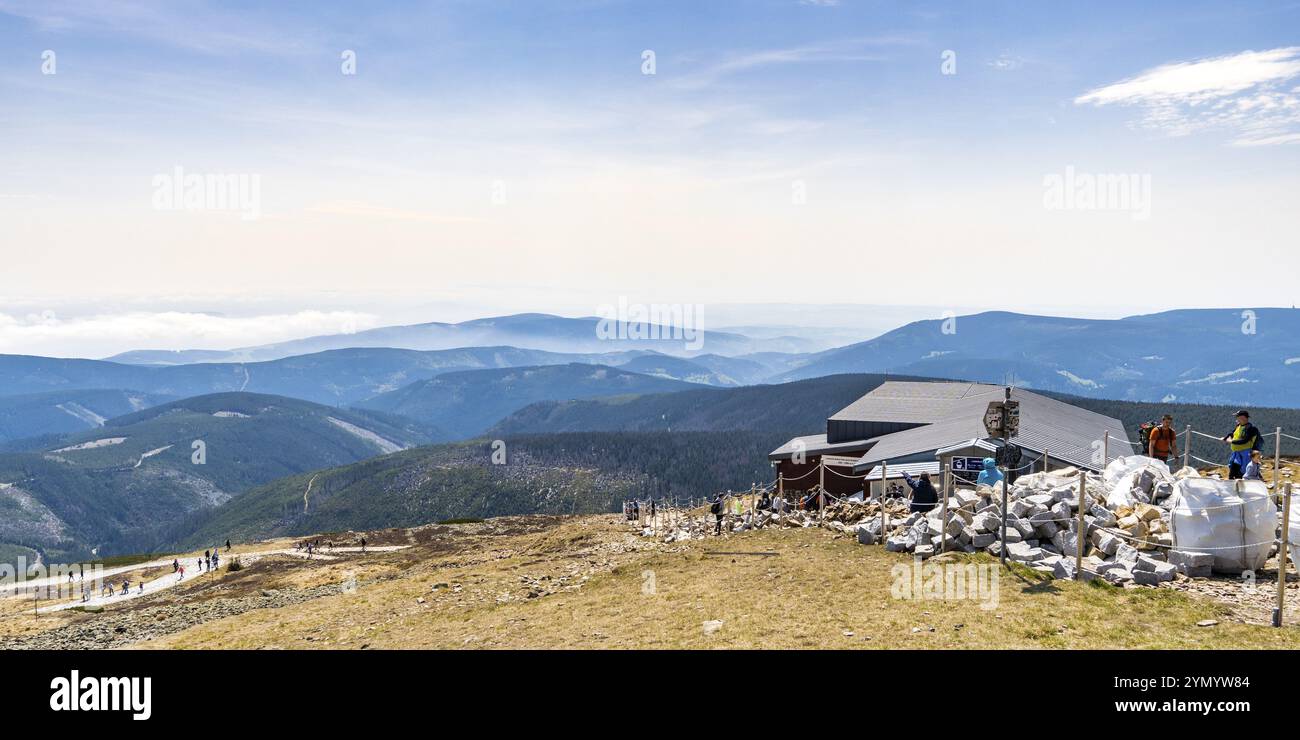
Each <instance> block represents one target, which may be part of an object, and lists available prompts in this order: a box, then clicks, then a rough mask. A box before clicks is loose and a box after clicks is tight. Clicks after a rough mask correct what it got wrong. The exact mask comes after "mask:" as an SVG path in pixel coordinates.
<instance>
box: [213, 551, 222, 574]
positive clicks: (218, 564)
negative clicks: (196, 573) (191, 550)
mask: <svg viewBox="0 0 1300 740" xmlns="http://www.w3.org/2000/svg"><path fill="white" fill-rule="evenodd" d="M220 567H221V556H220V555H218V554H217V551H216V550H213V551H212V569H213V570H216V569H217V568H220Z"/></svg>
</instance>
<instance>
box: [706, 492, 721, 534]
mask: <svg viewBox="0 0 1300 740" xmlns="http://www.w3.org/2000/svg"><path fill="white" fill-rule="evenodd" d="M709 511H710V512H711V513H712V514H713V534H714V536H720V535H721V534H722V514H723V509H722V494H721V493H719V494H717V495H716V496H714V497H713V503H712V504H710V505H709Z"/></svg>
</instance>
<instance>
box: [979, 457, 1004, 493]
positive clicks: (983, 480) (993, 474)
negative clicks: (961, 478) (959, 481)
mask: <svg viewBox="0 0 1300 740" xmlns="http://www.w3.org/2000/svg"><path fill="white" fill-rule="evenodd" d="M1003 477H1004V476H1003V475H1002V471H1001V470H998V464H997V462H996V461H995V460H994V459H993V458H991V457H986V458H984V469H983V470H981V471H980V475H979V477H978V478H976V479H975V483H976V484H977V485H983V486H996V485H997V484H998V481H1000V480H1002V479H1003Z"/></svg>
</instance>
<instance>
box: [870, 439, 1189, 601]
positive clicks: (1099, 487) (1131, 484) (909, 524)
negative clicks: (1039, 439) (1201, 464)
mask: <svg viewBox="0 0 1300 740" xmlns="http://www.w3.org/2000/svg"><path fill="white" fill-rule="evenodd" d="M1197 475H1198V474H1197V472H1196V471H1195V470H1193V469H1191V468H1185V469H1183V470H1181V471H1178V472H1177V473H1171V472H1170V471H1169V469H1168V468H1167V467H1166V466H1165V465H1164V463H1161V462H1159V461H1156V460H1153V459H1151V458H1147V457H1141V456H1132V457H1126V458H1119V459H1117V460H1115V461H1113V462H1112V463H1111V464H1110V465H1109V466H1107V468H1106V470H1105V472H1104V473H1103V474H1101V475H1098V474H1096V473H1085V474H1084V476H1083V486H1084V492H1085V497H1086V498H1085V506H1086V508H1085V510H1084V512H1083V530H1084V536H1085V537H1086V539H1085V540H1084V558H1083V573H1082V574H1081V577H1083V578H1084V579H1088V580H1091V579H1092V578H1098V577H1100V578H1104V579H1105V580H1107V581H1109V582H1110V583H1113V584H1117V585H1118V584H1124V583H1128V582H1134V583H1139V584H1146V585H1157V584H1159V583H1162V582H1166V581H1172V580H1174V578H1175V577H1176V574H1178V573H1180V572H1181V573H1183V574H1184V575H1188V576H1204V575H1209V573H1210V567H1211V565H1212V564H1213V557H1212V556H1211V555H1209V554H1208V553H1203V552H1184V551H1180V550H1176V549H1174V547H1173V545H1174V538H1173V535H1172V534H1171V533H1170V530H1169V517H1170V505H1171V504H1172V500H1171V494H1173V492H1174V490H1175V486H1176V484H1177V482H1178V480H1179V479H1181V478H1183V477H1187V476H1197ZM1002 487H1003V484H1002V483H998V484H997V485H996V486H993V487H990V486H979V487H977V488H973V489H968V488H957V489H956V490H954V491H953V492H952V494H951V495H950V497H949V499H948V512H947V514H948V517H947V520H946V521H945V520H944V518H943V513H942V509H941V507H939V506H936V507H935V508H934V509H933V510H932V511H930V512H927V513H922V512H916V513H912V514H909V515H908V516H906V518H904V519H902V520H901V521H898V522H897V526H892V527H890V528H889V531H888V532H886V534H885V536H884V542H885V549H887V550H890V551H895V552H911V553H915V554H917V555H920V556H921V557H923V558H924V557H929V556H931V555H934V554H935V553H938V552H940V551H949V552H951V551H959V552H968V553H973V552H978V551H981V550H982V551H985V552H988V553H990V554H992V555H994V556H1000V555H1001V554H1002V508H1001V507H1002ZM1079 487H1080V473H1079V470H1078V469H1075V468H1065V469H1061V470H1055V471H1051V472H1048V473H1034V474H1031V475H1024V476H1021V477H1020V478H1018V479H1017V480H1016V481H1015V482H1014V483H1013V484H1012V485H1011V487H1010V488H1009V489H1008V490H1007V519H1006V549H1007V552H1006V556H1007V559H1008V560H1014V561H1017V562H1022V563H1025V564H1027V565H1029V566H1030V567H1032V568H1034V569H1036V570H1040V571H1043V572H1046V573H1051V574H1052V575H1053V576H1055V577H1057V578H1074V575H1075V561H1076V553H1077V551H1078V537H1079V529H1080V525H1079ZM855 531H856V533H857V537H858V541H859V542H862V543H864V544H874V543H876V542H879V541H880V539H881V524H880V521H879V519H878V518H877V519H874V520H873V519H866V520H864V521H862V522H861V523H859V524H858V525H856V530H855Z"/></svg>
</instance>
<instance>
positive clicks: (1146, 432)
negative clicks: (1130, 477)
mask: <svg viewBox="0 0 1300 740" xmlns="http://www.w3.org/2000/svg"><path fill="white" fill-rule="evenodd" d="M1158 426H1160V425H1159V424H1157V423H1156V422H1154V421H1144V422H1142V426H1140V427H1138V441H1139V442H1141V443H1142V454H1143V455H1145V454H1147V450H1149V449H1151V432H1153V431H1155V429H1156V427H1158Z"/></svg>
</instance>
